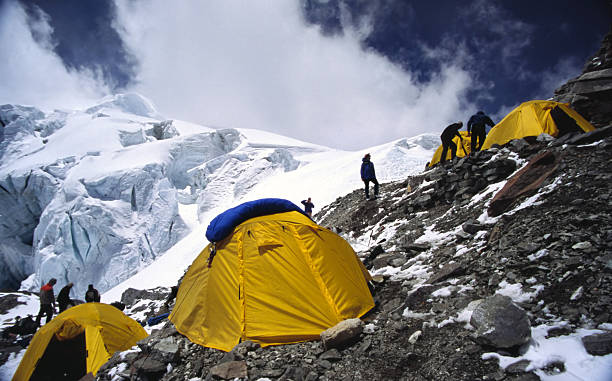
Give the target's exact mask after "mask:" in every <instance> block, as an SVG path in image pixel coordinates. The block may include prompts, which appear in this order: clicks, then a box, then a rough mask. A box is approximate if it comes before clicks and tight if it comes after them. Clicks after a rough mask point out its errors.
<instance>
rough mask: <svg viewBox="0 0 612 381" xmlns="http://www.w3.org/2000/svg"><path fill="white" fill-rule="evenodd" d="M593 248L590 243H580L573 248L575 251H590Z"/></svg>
mask: <svg viewBox="0 0 612 381" xmlns="http://www.w3.org/2000/svg"><path fill="white" fill-rule="evenodd" d="M592 247H593V244H592V243H590V242H589V241H583V242H578V243H577V244H575V245H573V246H572V249H574V250H589V249H591V248H592Z"/></svg>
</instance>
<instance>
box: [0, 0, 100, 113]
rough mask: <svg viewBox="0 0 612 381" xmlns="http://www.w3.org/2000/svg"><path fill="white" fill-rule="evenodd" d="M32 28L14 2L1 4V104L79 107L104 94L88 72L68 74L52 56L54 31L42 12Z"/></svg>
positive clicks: (46, 107)
mask: <svg viewBox="0 0 612 381" xmlns="http://www.w3.org/2000/svg"><path fill="white" fill-rule="evenodd" d="M31 28H32V29H31V30H30V28H29V27H28V24H27V17H26V14H25V12H24V10H23V8H22V7H21V6H20V5H19V4H18V3H17V2H16V1H11V0H9V1H5V2H3V3H0V51H2V52H3V54H2V59H0V78H2V85H1V86H0V104H1V103H20V104H30V105H34V106H37V107H39V108H43V109H52V108H56V107H58V108H59V107H65V108H79V107H84V106H87V105H89V104H91V102H92V100H93V99H97V98H99V97H101V96H102V95H104V92H105V91H106V89H105V87H104V86H102V85H100V84H99V83H98V82H97V81H96V80H95V79H94V78H93V76H92V75H91V73H88V72H77V71H68V70H67V69H66V68H65V67H64V65H63V63H62V61H61V59H60V58H59V57H58V56H57V55H56V54H55V53H53V51H52V49H53V43H52V38H51V33H52V32H53V31H52V28H51V27H50V26H49V24H48V22H47V17H46V15H45V14H44V13H42V11H40V10H39V11H38V18H37V19H36V20H34V21H33V22H32V24H31ZM32 33H35V34H36V35H37V37H38V42H36V41H35V40H34V38H33V37H32Z"/></svg>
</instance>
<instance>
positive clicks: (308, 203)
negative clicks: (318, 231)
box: [302, 197, 314, 217]
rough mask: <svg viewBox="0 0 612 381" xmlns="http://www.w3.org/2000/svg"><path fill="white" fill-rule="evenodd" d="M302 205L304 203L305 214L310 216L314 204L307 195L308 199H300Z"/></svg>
mask: <svg viewBox="0 0 612 381" xmlns="http://www.w3.org/2000/svg"><path fill="white" fill-rule="evenodd" d="M302 205H304V211H305V212H306V214H308V215H309V216H310V217H312V208H314V204H313V203H312V201H311V199H310V197H308V200H302Z"/></svg>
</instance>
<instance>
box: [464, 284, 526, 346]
mask: <svg viewBox="0 0 612 381" xmlns="http://www.w3.org/2000/svg"><path fill="white" fill-rule="evenodd" d="M470 324H471V325H472V326H474V328H476V332H475V335H474V336H475V339H476V341H478V342H479V343H481V344H485V345H491V346H493V347H496V348H511V347H515V346H517V345H522V344H525V343H527V342H528V341H529V339H530V338H531V329H530V325H529V319H528V318H527V314H526V313H525V311H524V310H523V309H522V308H520V307H519V306H517V305H516V304H514V303H513V302H512V299H510V298H509V297H507V296H503V295H499V294H495V295H493V296H491V297H489V298H486V299H485V300H484V301H483V302H482V303H480V304H479V305H478V306H477V307H476V308H475V309H474V312H473V313H472V317H471V319H470Z"/></svg>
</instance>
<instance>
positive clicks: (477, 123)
mask: <svg viewBox="0 0 612 381" xmlns="http://www.w3.org/2000/svg"><path fill="white" fill-rule="evenodd" d="M487 125H489V126H491V127H493V126H494V125H495V123H493V121H492V120H491V118H489V117H488V116H487V115H485V113H484V112H482V111H478V112H477V113H476V114H474V115H472V116H471V117H470V120H469V121H468V123H467V131H468V135H469V134H470V132H471V134H472V143H471V150H470V153H474V152H477V151H480V149H481V148H482V144H483V143H484V141H485V138H486V137H487V132H486V126H487ZM476 142H478V144H477V143H476Z"/></svg>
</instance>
